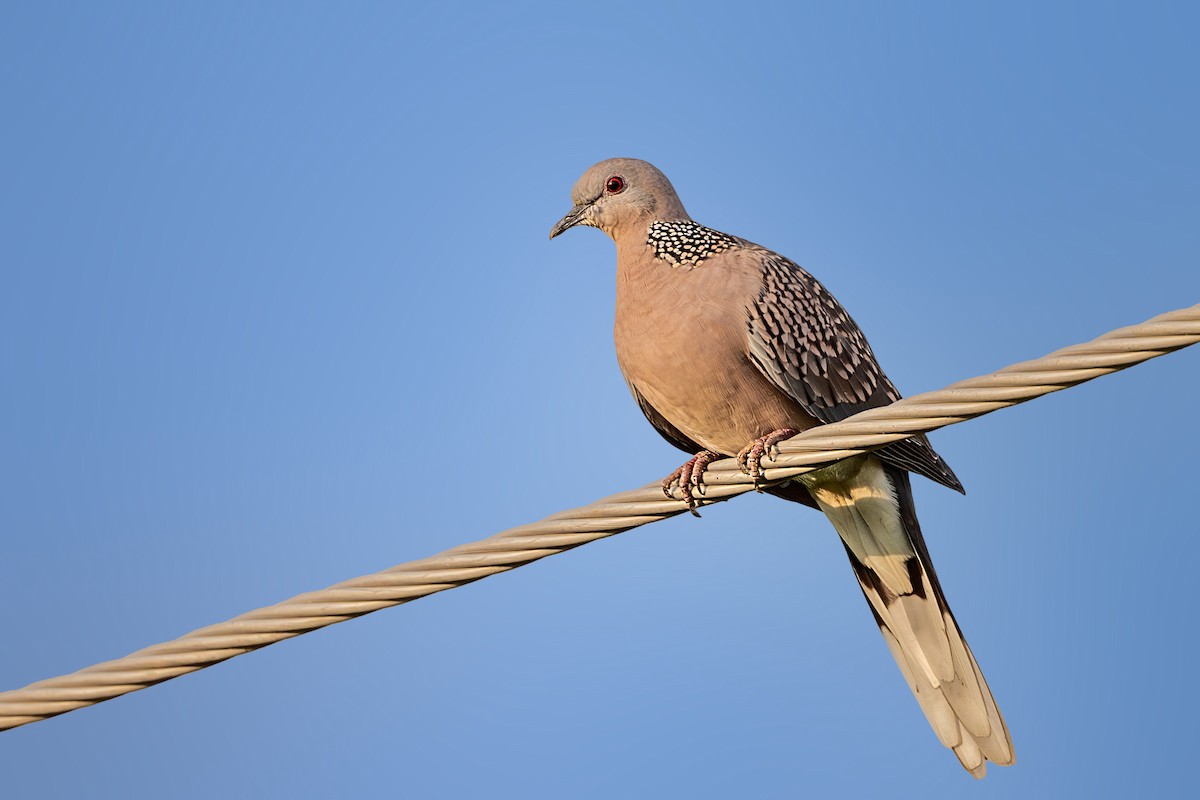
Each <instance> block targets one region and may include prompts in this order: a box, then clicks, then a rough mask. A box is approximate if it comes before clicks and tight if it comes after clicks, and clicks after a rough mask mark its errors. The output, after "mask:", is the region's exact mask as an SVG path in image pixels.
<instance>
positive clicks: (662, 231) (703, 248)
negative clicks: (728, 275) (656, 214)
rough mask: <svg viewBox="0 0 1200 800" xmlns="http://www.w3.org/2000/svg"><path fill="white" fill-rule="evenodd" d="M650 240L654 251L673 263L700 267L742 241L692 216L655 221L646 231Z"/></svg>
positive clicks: (676, 265) (658, 256)
mask: <svg viewBox="0 0 1200 800" xmlns="http://www.w3.org/2000/svg"><path fill="white" fill-rule="evenodd" d="M646 244H648V245H650V246H651V247H653V248H654V255H655V257H656V258H660V259H662V260H663V261H666V262H667V263H668V264H670V265H671V266H672V267H681V266H686V267H688V268H689V269H692V268H694V267H697V266H699V265H700V262H702V261H704V259H706V258H711V257H712V256H715V255H716V254H717V253H723V252H725V251H726V250H732V249H733V248H735V247H738V246H739V245H740V242H739V241H738V240H737V239H736V238H734V237H733V236H730V235H729V234H727V233H721V232H720V231H714V230H713V229H712V228H706V227H704V226H703V225H698V224H696V223H695V222H692V221H691V220H679V221H675V222H662V221H655V222H652V223H650V229H649V230H648V231H647V232H646Z"/></svg>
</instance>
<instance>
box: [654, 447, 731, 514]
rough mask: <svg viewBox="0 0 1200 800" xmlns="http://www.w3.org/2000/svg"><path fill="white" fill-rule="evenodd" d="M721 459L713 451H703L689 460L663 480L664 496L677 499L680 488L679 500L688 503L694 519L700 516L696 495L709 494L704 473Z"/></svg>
mask: <svg viewBox="0 0 1200 800" xmlns="http://www.w3.org/2000/svg"><path fill="white" fill-rule="evenodd" d="M720 457H721V456H720V455H718V454H717V453H714V452H713V451H711V450H701V451H700V452H699V453H697V454H696V455H694V456H692V458H690V459H688V461H687V462H686V463H685V464H683V466H681V467H680V468H679V469H677V470H675V471H674V472H672V473H671V474H670V475H668V476H667V477H665V478H663V482H662V489H663V494H665V495H666V496H667V498H668V499H670V500H675V499H677V498H676V497H675V487H676V486H678V487H679V494H680V495H681V496H680V497H679V498H678V499H681V500H683V502H685V503H687V507H688V511H690V512H692V516H693V517H698V516H700V513H699V512H698V511H696V507H697V506H698V505H700V503H699V501H698V500H697V499H696V495H697V494H699V495H700V496H701V497H703V496H704V495H705V494H706V493H707V489H706V487H705V485H704V471H705V470H706V469H708V465H709V464H711V463H712V462H714V461H716V460H718V459H719V458H720Z"/></svg>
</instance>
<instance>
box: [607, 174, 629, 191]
mask: <svg viewBox="0 0 1200 800" xmlns="http://www.w3.org/2000/svg"><path fill="white" fill-rule="evenodd" d="M624 190H625V179H624V178H622V177H621V176H620V175H613V176H612V177H611V178H609V179H608V180H606V181H605V182H604V191H606V192H608V193H609V194H620V193H621V192H623V191H624Z"/></svg>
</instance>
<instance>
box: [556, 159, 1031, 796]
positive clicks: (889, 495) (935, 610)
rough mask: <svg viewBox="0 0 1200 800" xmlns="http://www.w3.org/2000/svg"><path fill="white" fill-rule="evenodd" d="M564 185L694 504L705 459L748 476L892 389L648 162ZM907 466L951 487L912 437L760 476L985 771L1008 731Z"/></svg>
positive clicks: (834, 322)
mask: <svg viewBox="0 0 1200 800" xmlns="http://www.w3.org/2000/svg"><path fill="white" fill-rule="evenodd" d="M571 199H572V200H573V202H574V208H572V209H571V211H570V212H569V213H568V214H567V215H566V216H565V217H563V218H562V219H561V220H559V222H558V223H557V224H556V225H555V226H554V228H553V229H552V230H551V232H550V238H554V237H555V236H558V235H559V234H561V233H562V232H563V231H566V230H567V229H569V228H573V227H575V226H578V225H586V226H589V227H593V228H599V229H600V230H602V231H604V232H605V233H607V234H608V235H609V236H610V237H612V239H613V241H614V242H615V243H616V246H617V305H616V323H615V326H614V333H615V338H616V345H617V359H618V361H619V362H620V365H621V372H622V373H623V374H624V376H625V380H626V382H627V383H628V384H629V389H630V391H631V392H632V393H633V396H634V399H636V400H637V403H638V405H639V406H640V407H641V409H642V411H643V413H645V415H646V417H647V418H648V419H649V420H650V422H651V424H652V425H654V427H655V428H656V429H657V430H658V432H659V433H661V434H662V435H663V436H664V437H665V438H666V439H667V441H669V442H670V443H671V444H673V445H675V446H676V447H678V448H680V449H681V450H685V451H687V452H688V453H690V454H691V455H692V457H691V458H690V459H689V460H688V461H687V462H686V463H685V464H684V465H683V466H681V467H680V468H679V469H677V470H675V472H673V473H672V474H671V475H669V476H668V477H667V478H666V479H665V480H664V482H663V488H664V491H665V492H666V493H667V495H668V496H672V493H673V492H674V491H676V490H677V491H678V492H679V495H680V496H681V497H682V499H683V500H684V501H685V502H686V503H687V505H688V508H689V509H691V510H692V511H693V513H695V508H696V505H697V499H696V495H697V494H698V493H700V492H702V490H703V481H704V470H705V468H706V467H707V466H708V464H710V463H711V462H713V461H715V460H717V459H719V458H721V457H724V456H736V457H737V459H738V463H739V465H740V466H741V467H742V469H743V471H745V472H747V473H749V474H751V475H753V476H754V477H755V478H758V477H760V476H761V461H762V459H763V458H764V457H766V458H770V457H771V456H772V455H773V453H774V452H775V448H776V445H777V444H778V443H779V442H780V441H783V440H784V439H786V438H788V437H790V436H794V435H795V434H796V433H798V432H799V431H803V430H805V429H808V428H812V427H814V426H816V425H823V424H826V423H830V422H836V421H838V420H842V419H845V418H846V417H849V416H851V415H852V414H855V413H857V412H859V411H862V410H864V409H867V408H874V407H876V406H882V405H887V404H888V403H892V402H894V401H896V400H898V399H899V398H900V393H899V392H897V391H896V387H895V386H893V385H892V382H891V381H890V380H888V378H887V376H886V375H885V374H884V373H883V370H882V369H881V368H880V367H879V364H878V363H877V362H876V360H875V355H874V353H872V352H871V346H870V345H869V344H868V343H867V340H866V337H865V336H863V333H862V331H861V330H859V327H858V325H857V324H855V322H854V320H853V319H851V318H850V315H849V314H847V313H846V310H845V309H844V308H842V306H841V304H840V303H839V302H838V301H837V300H836V299H835V298H834V297H833V295H831V294H830V293H829V291H828V290H826V289H825V287H824V286H822V285H821V284H820V283H819V282H818V281H817V280H816V279H815V278H814V277H812V275H810V274H809V273H808V272H806V271H805V270H803V269H802V268H801V267H799V266H797V265H796V264H795V263H793V262H792V261H790V260H788V259H787V258H784V257H783V256H781V255H779V254H778V253H774V252H772V251H770V250H767V249H766V248H764V247H760V246H759V245H757V244H754V243H753V242H749V241H746V240H745V239H741V238H739V237H737V236H731V235H729V234H726V233H721V232H720V231H717V230H713V229H712V228H706V227H704V226H703V225H700V224H698V223H696V222H694V221H692V219H691V217H689V216H688V213H687V211H685V210H684V207H683V204H682V203H681V202H680V200H679V196H678V195H677V194H676V193H675V189H674V188H673V187H672V186H671V183H670V182H669V181H668V180H667V178H666V176H665V175H663V174H662V173H661V172H660V171H659V170H658V169H656V168H655V167H654V166H653V165H651V164H648V163H646V162H645V161H639V160H637V159H631V158H614V159H609V160H607V161H601V162H600V163H598V164H596V165H594V166H593V167H591V168H590V169H588V170H587V172H585V173H584V174H583V176H582V177H580V179H579V180H578V182H576V184H575V186H574V188H573V189H572V190H571ZM910 472H916V473H918V474H920V475H924V476H925V477H927V478H930V479H932V480H934V481H936V482H938V483H940V484H942V485H944V486H948V487H950V488H951V489H956V490H958V491H960V492H961V491H962V484H961V483H959V481H958V478H957V477H955V475H954V472H953V471H951V469H950V467H949V466H948V465H947V464H946V462H945V461H943V460H942V459H941V457H940V456H938V454H937V453H936V452H934V450H933V448H932V447H931V446H930V444H929V442H928V440H927V439H926V438H925V437H924V436H915V437H912V438H910V439H905V440H903V441H900V442H895V443H892V444H889V445H887V446H886V447H882V448H880V449H878V450H875V451H873V452H871V453H867V454H863V455H859V456H855V457H853V458H850V459H847V460H845V461H841V462H839V463H837V464H834V465H832V466H829V467H826V468H824V469H821V470H817V471H815V472H811V473H808V474H806V475H803V476H800V477H799V478H798V479H796V481H793V482H792V483H790V484H788V485H785V486H774V487H766V491H769V492H771V493H772V494H775V495H778V496H780V497H783V498H785V499H788V500H793V501H796V502H800V503H805V504H807V505H810V506H813V507H815V508H819V509H820V510H821V511H823V512H825V514H826V516H828V517H829V520H830V522H832V523H833V527H834V528H835V529H836V530H837V532H838V534H839V535H840V536H841V539H842V543H843V544H844V545H845V548H846V553H847V555H849V557H850V563H851V566H852V567H853V568H854V574H855V576H856V577H857V578H858V582H859V585H860V586H861V587H862V591H863V594H864V595H866V598H867V601H868V603H869V604H870V607H871V612H872V613H873V614H874V615H875V621H876V622H877V623H878V625H879V630H880V631H881V632H882V633H883V638H884V639H885V640H886V641H887V645H888V648H889V649H890V650H891V652H892V655H893V656H894V657H895V659H896V662H897V663H898V664H899V665H900V671H901V672H903V673H904V678H905V680H907V681H908V684H909V687H910V688H911V689H912V691H913V694H914V695H916V698H917V701H918V703H920V706H921V709H922V710H923V711H924V712H925V715H926V717H928V719H929V723H930V725H932V726H933V729H934V731H935V732H936V734H937V736H938V738H939V739H940V740H941V742H942V744H944V745H945V746H946V747H949V748H952V749H953V750H954V753H955V755H956V756H958V759H959V761H960V762H962V765H963V766H964V767H965V768H966V769H967V770H969V771H970V772H971V774H972V775H974V776H975V777H983V775H984V773H985V771H986V762H988V761H991V762H993V763H995V764H1000V765H1007V764H1011V763H1013V746H1012V739H1011V737H1010V736H1009V733H1008V728H1007V726H1006V725H1005V723H1004V718H1003V717H1002V716H1001V715H1000V710H999V708H997V706H996V701H995V699H994V698H993V697H992V693H991V690H990V689H988V685H987V683H986V681H985V680H984V678H983V673H982V672H981V671H980V669H979V665H978V664H977V663H976V662H975V657H974V656H973V655H972V654H971V649H970V648H969V647H968V646H967V643H966V641H965V640H964V639H963V635H962V632H961V631H960V630H959V627H958V623H957V622H955V620H954V616H953V615H952V614H951V612H950V607H949V605H948V604H947V603H946V598H945V596H944V595H943V593H942V588H941V586H940V585H939V583H938V579H937V574H936V573H935V572H934V569H933V564H932V562H931V561H930V558H929V551H928V549H927V548H926V546H925V540H924V538H923V537H922V535H921V528H920V525H919V524H918V522H917V515H916V511H915V509H914V506H913V498H912V490H911V488H910V485H909V473H910Z"/></svg>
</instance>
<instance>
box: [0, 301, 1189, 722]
mask: <svg viewBox="0 0 1200 800" xmlns="http://www.w3.org/2000/svg"><path fill="white" fill-rule="evenodd" d="M1197 341H1200V305H1196V306H1192V307H1190V308H1185V309H1180V310H1178V311H1172V312H1169V313H1167V314H1163V315H1161V316H1158V317H1155V318H1154V319H1151V320H1149V321H1147V322H1144V323H1142V324H1141V325H1133V326H1130V327H1128V328H1121V329H1119V330H1115V331H1113V332H1111V333H1108V334H1105V335H1104V336H1101V337H1099V338H1098V339H1094V340H1092V341H1091V342H1087V343H1085V344H1080V345H1075V346H1073V347H1068V348H1065V349H1063V350H1059V351H1057V352H1054V353H1051V354H1050V355H1048V356H1044V357H1043V358H1039V359H1035V360H1033V361H1026V362H1022V363H1020V364H1015V365H1013V366H1011V367H1008V368H1006V369H1002V370H1000V371H999V372H996V373H993V374H990V375H982V376H980V377H978V378H971V379H969V380H965V381H961V382H959V383H955V384H953V385H951V386H948V387H946V388H945V389H942V390H940V391H936V392H928V393H926V394H920V395H914V396H913V397H909V398H905V399H904V400H901V401H899V402H896V403H894V404H892V405H889V406H885V407H883V408H876V409H871V410H869V411H864V412H862V413H860V414H856V415H855V416H853V417H850V418H849V419H847V420H845V421H843V422H839V423H835V424H832V425H824V426H821V427H820V428H817V429H814V430H810V431H806V432H805V433H802V434H800V435H799V436H796V437H795V438H793V439H790V440H788V441H786V442H783V443H781V444H780V453H779V456H778V458H776V459H775V460H774V461H772V462H769V464H768V469H767V470H766V479H767V480H768V481H771V482H775V481H780V480H786V479H788V478H791V477H795V476H796V475H801V474H803V473H806V472H811V471H813V470H815V469H819V468H821V467H823V466H827V465H828V464H831V463H833V462H835V461H838V460H841V459H843V458H847V457H849V456H852V455H856V454H858V453H862V452H866V451H868V450H871V449H874V448H876V447H880V446H882V445H884V444H887V443H888V442H892V441H896V440H899V439H904V438H906V437H908V436H911V435H913V434H917V433H923V432H926V431H931V430H935V429H937V428H941V427H944V426H946V425H952V424H954V423H956V422H962V421H964V420H968V419H972V418H974V417H978V416H981V415H983V414H987V413H989V412H992V411H995V410H997V409H1000V408H1006V407H1008V406H1012V405H1016V404H1018V403H1023V402H1025V401H1027V400H1031V399H1033V398H1035V397H1040V396H1041V395H1044V394H1049V393H1050V392H1056V391H1059V390H1061V389H1065V388H1067V387H1069V386H1074V385H1076V384H1079V383H1083V382H1084V381H1089V380H1091V379H1092V378H1097V377H1099V376H1101V375H1107V374H1109V373H1111V372H1116V371H1118V370H1121V369H1125V368H1126V367H1130V366H1132V365H1134V364H1138V363H1141V362H1142V361H1146V360H1149V359H1151V358H1154V357H1156V356H1160V355H1164V354H1166V353H1169V352H1171V351H1173V350H1178V349H1180V348H1182V347H1187V346H1188V345H1191V344H1195V343H1196V342H1197ZM705 482H706V490H705V494H704V498H703V502H705V503H712V502H718V501H721V500H726V499H728V498H730V497H733V496H736V495H739V494H742V493H744V492H747V491H750V490H751V489H753V488H754V486H753V482H752V481H751V479H750V478H748V477H747V476H746V475H743V474H742V473H741V472H740V471H739V470H738V467H737V464H736V463H735V461H734V460H733V459H723V460H721V461H717V462H714V463H713V464H712V465H711V466H710V467H709V471H708V472H707V473H706V475H705ZM686 510H687V509H686V506H685V505H684V504H683V503H682V502H681V501H677V500H668V499H666V498H665V497H664V496H663V493H662V489H661V487H660V485H659V484H658V483H657V482H655V483H651V484H648V485H646V486H643V487H642V488H640V489H635V490H633V491H629V492H623V493H621V494H616V495H613V496H611V497H608V498H605V499H603V500H600V501H597V502H595V503H592V504H591V505H588V506H584V507H582V508H577V509H573V510H570V511H563V512H560V513H558V514H555V515H553V516H550V517H547V518H546V519H544V520H542V521H541V522H535V523H532V524H530V525H522V526H520V527H517V528H511V529H509V530H507V531H504V532H503V533H498V534H496V535H495V536H492V537H490V538H487V539H483V540H481V541H478V542H472V543H470V544H464V545H460V546H458V547H454V548H452V549H450V550H447V551H445V552H443V553H440V554H438V555H435V556H432V557H430V558H423V559H420V560H418V561H410V562H408V563H405V564H400V565H398V566H395V567H392V568H390V569H386V570H384V571H383V572H378V573H375V574H374V575H365V576H362V577H359V578H354V579H352V580H348V581H344V582H342V583H338V584H335V585H333V586H330V587H329V588H327V589H321V590H319V591H315V592H307V593H305V594H300V595H296V596H295V597H293V598H291V599H289V600H284V601H283V602H281V603H277V604H275V605H273V606H267V607H266V608H260V609H258V610H256V611H250V612H247V613H245V614H242V615H240V616H237V617H234V618H233V619H231V620H228V621H226V622H220V623H217V624H216V625H210V626H208V627H205V628H200V629H198V630H195V631H192V632H191V633H188V634H186V635H184V636H181V637H180V638H178V639H176V640H174V641H171V642H166V643H163V644H157V645H153V646H151V647H147V648H144V649H142V650H138V651H137V652H135V653H131V654H130V655H128V656H125V657H124V658H118V659H116V660H114V661H106V662H103V663H101V664H96V665H94V666H91V667H87V668H86V669H82V670H80V671H78V672H75V673H72V674H70V675H63V676H61V677H57V678H49V679H47V680H43V681H38V682H37V683H33V684H30V685H29V686H26V687H24V688H23V689H14V690H11V691H7V692H0V731H2V730H8V729H9V728H15V727H18V726H20V725H26V724H28V723H30V722H37V721H39V720H43V719H46V718H48V717H52V716H55V715H58V714H63V713H65V712H67V711H73V710H75V709H77V708H82V707H84V706H90V705H95V704H96V703H100V702H103V701H104V700H109V699H111V698H114V697H119V696H120V695H123V694H127V693H129V692H133V691H136V690H138V689H144V688H146V687H147V686H151V685H153V684H156V683H161V682H162V681H165V680H170V679H171V678H175V677H178V676H180V675H185V674H187V673H189V672H195V671H196V670H200V669H203V668H205V667H208V666H211V665H213V664H216V663H219V662H221V661H224V660H226V659H229V658H233V657H234V656H238V655H241V654H243V653H248V652H250V651H251V650H257V649H258V648H260V647H265V646H267V645H269V644H274V643H275V642H279V641H282V640H284V639H290V638H291V637H293V636H299V635H300V634H302V633H307V632H308V631H312V630H316V629H317V628H323V627H325V626H326V625H332V624H334V623H336V622H343V621H345V620H348V619H352V618H354V617H358V616H362V615H363V614H369V613H371V612H372V611H378V610H379V609H381V608H388V607H389V606H395V605H399V604H401V603H406V602H408V601H410V600H415V599H417V598H419V597H425V596H427V595H431V594H434V593H436V592H440V591H443V590H445V589H452V588H454V587H456V586H462V585H463V584H467V583H471V582H472V581H477V580H479V579H481V578H486V577H487V576H489V575H495V574H496V573H498V572H506V571H508V570H510V569H513V568H514V567H519V566H521V565H523V564H528V563H529V562H531V561H536V560H537V559H539V558H545V557H546V556H551V555H555V554H557V553H561V552H563V551H564V550H570V549H571V548H573V547H578V546H579V545H582V544H586V543H588V542H592V541H595V540H597V539H603V538H606V537H608V536H612V535H614V534H617V533H621V532H623V531H627V530H629V529H630V528H636V527H638V526H639V525H645V524H646V523H649V522H656V521H658V520H661V519H666V518H667V517H673V516H675V515H676V514H680V513H683V512H684V511H686Z"/></svg>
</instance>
